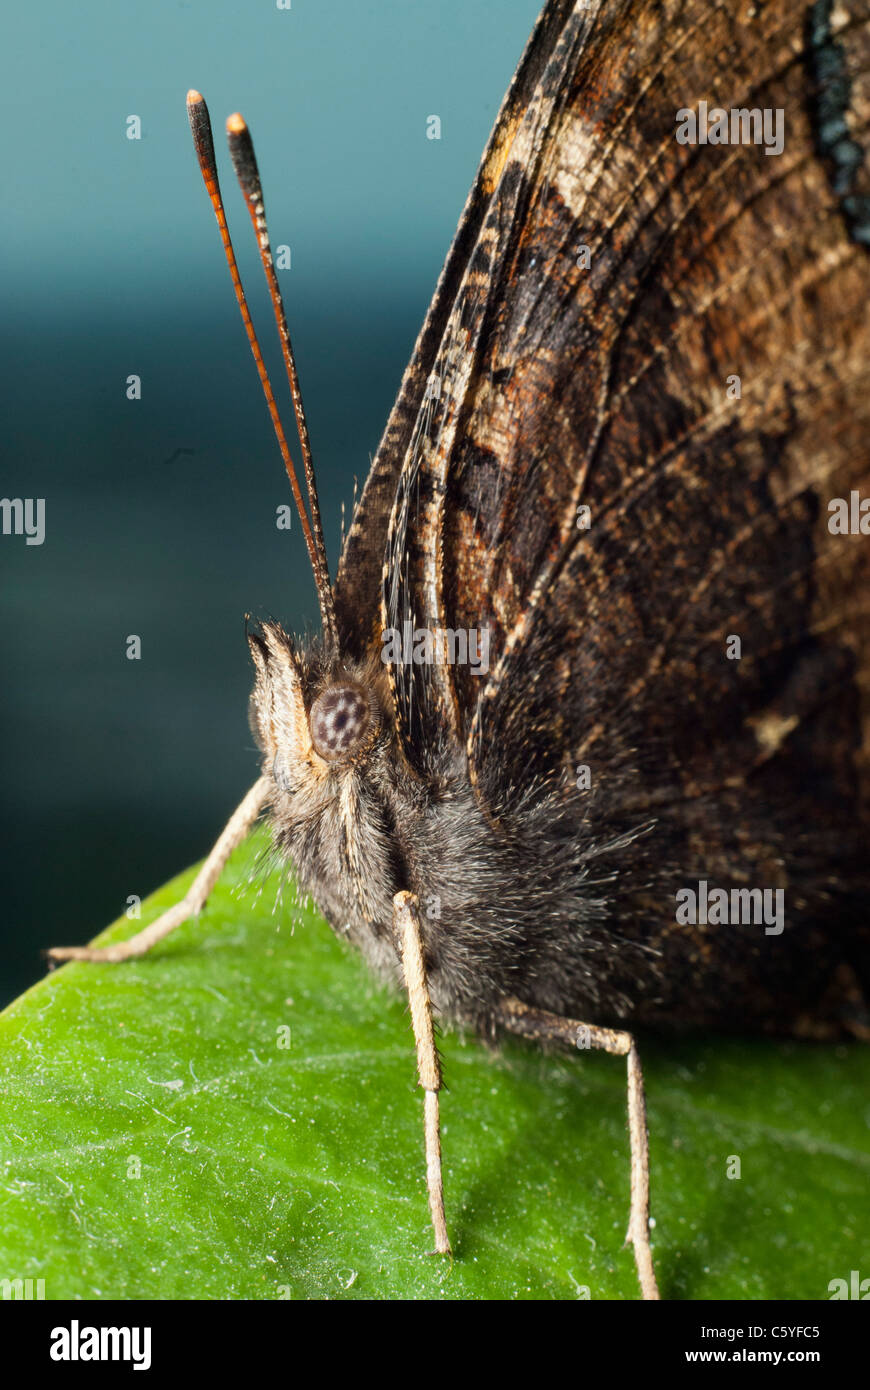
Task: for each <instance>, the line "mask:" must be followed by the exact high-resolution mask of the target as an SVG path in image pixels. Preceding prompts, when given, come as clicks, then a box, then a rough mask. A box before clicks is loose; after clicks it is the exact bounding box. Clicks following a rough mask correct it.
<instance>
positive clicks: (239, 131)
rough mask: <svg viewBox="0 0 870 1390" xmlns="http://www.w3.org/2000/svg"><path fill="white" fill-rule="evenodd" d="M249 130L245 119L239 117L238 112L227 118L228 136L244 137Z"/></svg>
mask: <svg viewBox="0 0 870 1390" xmlns="http://www.w3.org/2000/svg"><path fill="white" fill-rule="evenodd" d="M247 128H248V127H247V125H246V124H245V121H244V118H243V117H242V116H240V115H239V113H238V111H234V112H233V114H232V115H231V116H228V117H227V135H244V133H245V131H246V130H247Z"/></svg>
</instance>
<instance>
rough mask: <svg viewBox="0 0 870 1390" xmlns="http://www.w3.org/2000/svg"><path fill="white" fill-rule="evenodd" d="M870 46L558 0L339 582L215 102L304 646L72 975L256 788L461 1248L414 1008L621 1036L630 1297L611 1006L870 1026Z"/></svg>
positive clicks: (692, 1020) (199, 113)
mask: <svg viewBox="0 0 870 1390" xmlns="http://www.w3.org/2000/svg"><path fill="white" fill-rule="evenodd" d="M868 68H870V13H868V6H867V4H866V3H860V4H858V3H855V4H852V5H851V6H847V7H837V9H836V10H835V9H834V7H833V5H832V4H831V3H829V0H819V2H818V3H816V4H814V5H812V6H811V7H807V6H804V5H795V4H794V3H789V0H770V2H769V3H758V0H756V2H755V3H753V4H749V3H737V4H734V5H729V6H713V7H711V6H708V5H701V4H697V3H694V2H689V3H676V2H675V0H608V3H603V0H582V3H576V4H575V3H572V0H550V3H548V4H547V5H546V6H545V8H544V11H543V13H542V15H541V17H540V19H539V21H538V24H537V26H536V28H535V30H534V33H533V34H532V37H531V40H530V42H529V45H528V47H527V49H526V52H525V54H524V56H523V58H522V61H521V63H520V65H519V68H518V69H517V72H516V75H515V77H514V80H513V82H512V84H511V87H510V90H509V91H508V94H507V97H506V98H505V101H504V104H503V106H502V109H501V112H500V114H499V116H498V120H497V122H496V125H495V129H494V131H493V134H492V137H491V139H490V142H489V144H488V146H487V148H486V151H485V153H484V157H483V162H482V165H481V168H480V171H479V173H478V175H477V178H476V181H475V183H474V186H473V188H472V190H471V194H470V196H469V199H468V202H467V204H466V207H465V210H464V212H463V215H462V219H461V222H460V225H459V229H458V231H457V234H456V238H455V241H454V243H453V246H452V248H451V250H450V253H449V255H448V258H447V261H446V264H445V266H444V269H443V271H442V274H441V278H440V280H439V282H438V285H437V288H436V291H435V295H434V299H433V301H432V305H431V308H430V310H429V313H428V316H427V318H426V321H425V323H424V325H423V328H422V331H421V333H420V336H419V338H418V341H417V344H416V348H415V351H414V355H413V359H412V361H411V364H410V366H409V368H408V370H407V372H406V374H405V377H404V380H403V382H402V387H401V391H400V394H399V398H398V401H397V403H396V405H395V407H394V409H393V412H392V414H391V416H390V419H389V421H388V424H387V428H386V432H385V434H384V439H383V442H382V444H381V447H380V449H379V451H378V454H377V457H376V459H375V461H374V464H373V467H372V470H371V473H370V475H369V478H368V481H367V483H366V486H365V489H364V491H363V494H362V496H361V498H360V501H359V504H358V505H357V507H356V509H355V512H354V516H353V522H352V525H351V527H350V530H349V533H348V535H347V538H346V541H345V543H344V546H343V549H342V553H341V559H340V562H339V567H338V574H337V578H336V581H335V584H334V586H330V581H329V575H328V568H327V562H326V553H325V548H324V544H323V536H322V531H321V526H320V519H319V511H318V506H317V493H316V487H315V481H314V472H313V468H312V466H311V455H310V448H309V443H308V435H307V430H306V427H305V422H304V416H303V414H302V410H301V399H300V396H299V387H298V380H297V377H296V369H295V365H294V364H293V357H292V351H291V349H290V342H289V335H288V334H287V330H286V323H285V321H284V318H283V311H282V310H281V308H280V295H279V293H278V288H277V282H276V280H275V276H274V272H273V270H272V265H271V253H270V251H269V244H268V235H267V232H266V226H265V216H264V213H263V205H262V194H261V192H260V187H259V180H258V177H257V173H256V165H255V162H254V158H253V151H252V148H251V145H250V139H249V137H248V135H247V130H246V128H245V126H244V123H243V122H242V121H241V118H239V117H234V118H231V120H230V122H229V123H228V124H229V130H230V144H231V149H232V152H233V157H234V162H235V164H236V170H237V173H238V175H239V178H240V181H241V184H242V187H243V191H244V193H245V197H246V200H247V203H248V207H249V211H250V212H251V216H252V219H253V221H254V225H255V227H256V230H257V235H258V238H259V242H260V247H261V253H262V257H263V261H264V265H265V267H266V270H267V275H268V276H269V277H270V285H271V288H272V294H273V300H274V302H275V304H276V306H277V309H278V320H279V327H280V329H281V335H282V340H283V342H284V346H285V355H286V360H287V365H288V373H289V377H290V385H291V392H292V395H293V401H294V405H295V407H296V415H297V424H298V428H299V434H300V443H301V450H302V459H303V465H304V471H305V476H306V481H307V490H308V506H309V510H310V518H309V516H308V515H307V513H306V508H305V504H304V502H303V499H302V496H301V492H300V489H299V486H298V484H297V482H296V477H295V473H294V472H293V469H292V465H291V464H290V462H289V454H286V445H284V448H285V455H286V459H287V465H288V472H289V473H290V475H291V481H292V483H293V487H294V493H295V496H296V501H297V505H298V507H299V510H300V516H301V518H302V520H303V528H304V531H305V535H306V540H307V544H308V548H309V552H310V555H311V560H312V566H313V570H314V576H315V580H316V583H317V589H318V594H319V598H320V607H321V613H322V621H323V632H322V636H321V637H320V638H319V639H318V640H316V641H311V642H308V643H305V644H297V643H295V642H294V641H293V640H292V639H291V638H290V637H289V636H288V635H287V633H286V632H284V631H283V629H282V628H281V627H280V626H278V625H277V624H275V623H267V624H264V625H263V626H262V627H261V628H259V629H258V630H256V631H252V632H251V633H250V636H249V641H250V646H251V652H252V654H253V659H254V664H255V667H256V685H255V689H254V695H253V701H252V716H253V723H254V727H255V731H256V734H257V738H258V741H259V745H260V748H261V749H262V754H263V762H262V775H261V777H260V779H259V781H258V782H257V783H256V784H255V786H254V787H253V788H252V789H251V791H250V792H249V793H248V795H247V796H246V797H245V799H244V801H243V802H242V804H241V805H240V807H239V808H238V810H237V811H236V812H235V814H234V815H233V817H232V819H231V820H230V822H229V824H228V825H227V827H226V829H225V830H224V832H223V834H222V836H221V838H220V840H219V841H218V843H217V845H216V846H215V848H214V850H213V851H212V853H211V854H210V855H209V858H208V859H207V861H206V863H205V865H204V867H203V869H202V870H201V872H200V874H199V876H198V878H197V879H196V881H195V883H194V885H193V888H192V889H191V890H190V892H189V894H188V895H187V897H186V898H185V900H184V901H183V902H181V903H179V904H178V905H177V906H176V907H174V908H172V909H171V910H170V911H169V912H167V913H165V914H164V915H163V916H162V917H160V918H159V919H158V920H157V921H156V922H154V923H152V924H151V926H149V927H146V928H145V930H144V931H142V932H140V933H139V935H138V936H136V937H134V938H133V939H132V940H131V941H129V942H127V943H126V944H124V945H121V946H113V947H109V948H107V949H105V950H93V949H69V950H56V951H54V952H52V956H53V958H54V959H56V960H62V959H71V958H73V959H88V960H113V961H117V960H124V959H127V958H128V957H130V956H132V955H139V954H141V953H143V952H144V951H147V950H148V949H150V947H151V946H152V945H153V944H154V943H155V942H156V941H158V940H160V939H161V938H162V937H163V936H165V935H166V934H167V932H169V931H171V930H172V929H173V927H175V926H177V925H178V924H179V923H180V922H182V921H184V920H185V918H186V917H188V916H189V915H191V914H192V913H195V912H198V911H199V910H200V909H201V908H202V906H203V904H204V903H205V901H206V899H207V897H208V894H209V892H210V890H211V888H212V886H213V884H214V882H215V881H216V879H217V877H218V875H219V874H220V871H221V868H222V866H223V864H224V863H225V861H226V859H227V856H228V854H229V853H230V851H231V850H232V848H233V847H234V846H235V845H236V844H237V843H238V842H239V841H240V839H241V838H242V837H243V836H244V835H245V834H246V833H247V831H248V830H249V828H250V827H251V825H252V824H253V822H254V821H255V819H256V818H257V816H258V814H259V813H260V812H261V810H263V809H264V807H266V806H267V805H269V806H270V807H271V818H272V825H273V831H274V838H275V843H276V845H277V846H278V847H279V848H280V850H281V851H282V852H283V853H284V854H285V855H286V856H287V857H288V858H289V859H290V860H291V861H292V863H293V864H294V866H295V870H296V874H297V876H298V881H299V884H300V887H301V889H302V891H304V892H306V893H309V894H310V895H311V896H312V897H313V898H314V899H315V901H316V902H317V904H318V905H319V907H320V908H321V909H322V911H323V912H324V914H325V915H326V917H327V918H328V920H329V921H330V922H331V923H332V925H333V927H334V928H335V929H336V930H337V931H339V932H341V933H342V934H346V935H347V936H349V937H350V939H351V940H353V941H355V942H356V943H357V944H358V945H359V947H360V948H361V950H362V951H363V952H364V954H365V956H366V957H367V958H368V960H369V961H370V962H371V963H372V965H373V966H374V967H375V969H376V970H377V971H378V972H379V973H380V974H382V975H384V976H386V977H387V978H388V979H389V980H392V981H394V982H395V983H396V984H397V985H398V986H401V987H404V988H405V989H406V990H407V992H408V996H409V999H410V1004H411V1012H412V1019H413V1025H414V1032H415V1036H416V1040H417V1050H418V1061H419V1074H420V1081H421V1084H422V1086H423V1088H424V1090H425V1117H426V1119H425V1128H426V1152H427V1172H428V1181H429V1194H430V1205H431V1210H432V1218H433V1223H434V1228H435V1236H436V1245H437V1248H438V1249H439V1250H441V1251H446V1250H448V1249H449V1245H448V1239H447V1229H446V1223H445V1215H444V1202H443V1195H442V1183H441V1169H440V1140H439V1125H438V1091H439V1088H440V1074H439V1066H438V1055H437V1051H436V1047H435V1042H434V1036H433V1025H432V1017H433V1013H437V1014H439V1015H441V1016H443V1017H446V1018H448V1019H456V1020H461V1021H463V1022H465V1023H467V1024H470V1025H471V1026H473V1027H474V1028H475V1029H476V1030H478V1032H479V1033H480V1034H481V1035H483V1036H485V1037H492V1036H497V1035H498V1034H499V1033H501V1032H504V1031H510V1032H515V1033H520V1034H523V1035H525V1036H527V1037H530V1038H536V1039H541V1040H556V1041H563V1042H567V1043H569V1044H572V1045H579V1046H586V1047H589V1046H591V1047H597V1048H603V1049H605V1050H607V1051H610V1052H616V1053H622V1054H625V1055H626V1056H627V1060H628V1078H629V1130H630V1139H631V1149H632V1196H631V1215H630V1222H629V1231H628V1238H629V1240H630V1241H631V1242H632V1243H633V1246H634V1250H635V1256H636V1260H637V1265H638V1271H639V1275H640V1282H641V1287H642V1291H643V1293H644V1296H646V1297H657V1296H658V1295H657V1288H656V1280H655V1276H654V1272H653V1266H652V1258H651V1253H650V1246H649V1238H648V1162H647V1136H646V1123H645V1113H644V1095H643V1083H642V1076H641V1069H640V1063H639V1060H638V1055H637V1050H636V1047H635V1045H634V1041H633V1038H632V1034H631V1032H630V1031H628V1030H630V1029H633V1028H634V1027H635V1026H636V1025H652V1026H655V1027H659V1028H667V1029H674V1028H682V1027H693V1028H701V1029H745V1030H755V1031H764V1032H770V1033H780V1034H804V1035H812V1036H817V1037H834V1036H838V1035H839V1034H841V1033H843V1032H845V1031H852V1032H860V1031H861V1030H862V1029H866V1027H867V1020H868V1014H867V1005H866V996H865V990H866V986H867V982H868V978H870V968H868V967H870V935H868V927H867V907H868V876H867V868H866V859H867V850H866V846H867V839H866V832H867V795H866V792H867V773H868V745H867V741H866V739H865V737H864V730H865V728H866V726H867V701H868V695H870V686H868V678H867V671H868V621H867V611H868V601H867V597H866V595H867V593H868V590H867V586H866V578H867V570H868V559H867V556H868V544H870V543H868V542H867V540H866V539H865V536H866V533H867V530H870V516H868V517H867V528H866V530H865V528H864V526H863V519H864V514H865V512H866V510H867V508H868V507H870V502H865V501H864V497H863V496H862V489H863V490H864V493H865V494H867V495H870V444H868V441H870V355H868V347H870V263H868V255H867V247H868V243H870V200H868V194H870V165H868V159H867V117H868V101H870V89H868V85H867V80H866V74H867V71H868ZM720 103H721V105H720ZM190 111H191V122H192V125H193V128H194V133H195V137H196V142H197V149H198V152H199V156H200V162H201V165H202V168H203V172H204V175H205V178H206V183H207V185H208V187H209V192H210V194H211V195H212V198H213V202H214V204H215V208H216V211H217V212H218V217H219V221H220V222H221V227H222V233H223V234H224V237H225V244H226V246H227V248H228V254H229V256H230V258H231V267H232V268H233V274H234V280H235V281H236V283H237V288H238V291H239V293H241V291H240V287H238V276H237V273H236V271H235V263H234V261H233V260H232V252H231V249H230V248H229V240H228V237H227V235H226V229H225V223H224V222H223V212H222V209H221V207H220V202H219V193H218V191H217V175H216V172H215V167H214V157H213V152H212V150H211V136H210V131H209V127H208V118H207V115H206V113H205V106H204V103H203V101H202V98H201V97H199V96H198V94H195V93H194V94H191V99H190ZM240 302H241V303H242V304H243V313H244V314H245V316H246V322H248V324H249V320H248V319H247V310H246V308H244V302H243V298H242V299H240ZM250 332H251V337H252V346H254V348H255V355H256V356H257V357H258V358H259V348H258V347H256V340H255V339H254V338H253V330H250ZM258 366H261V362H260V361H259V360H258ZM263 375H265V374H264V373H263ZM268 394H269V397H270V402H271V388H269V392H268ZM270 408H271V409H273V418H274V419H275V421H276V429H278V430H279V437H281V438H282V436H281V435H280V424H279V422H278V421H277V411H275V410H274V402H271V403H270ZM844 508H845V511H844ZM855 532H856V534H853V533H855Z"/></svg>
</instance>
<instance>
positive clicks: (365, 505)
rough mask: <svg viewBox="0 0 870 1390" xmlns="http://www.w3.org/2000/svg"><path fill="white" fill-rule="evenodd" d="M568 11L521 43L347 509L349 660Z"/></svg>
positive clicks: (343, 590)
mask: <svg viewBox="0 0 870 1390" xmlns="http://www.w3.org/2000/svg"><path fill="white" fill-rule="evenodd" d="M572 8H573V5H572V0H559V3H556V4H549V5H546V6H545V8H544V10H543V12H542V14H541V16H540V18H539V19H538V22H537V24H536V25H535V29H534V31H533V33H532V35H531V38H530V39H529V42H528V44H527V45H526V49H525V52H524V54H523V56H522V59H521V61H520V63H519V66H518V67H517V70H516V72H515V74H514V77H513V79H512V81H511V84H510V87H509V89H508V92H507V94H506V96H505V98H504V101H503V102H502V105H501V109H500V111H499V114H498V117H497V119H496V123H495V126H494V127H493V131H492V134H491V136H490V138H489V141H488V143H487V146H486V150H485V151H484V154H483V158H482V160H481V165H480V169H479V170H478V173H477V177H476V178H475V181H474V184H473V186H472V188H471V191H470V193H469V195H468V198H467V199H466V203H465V207H464V209H463V212H462V216H461V218H460V221H459V226H458V228H457V230H456V235H455V237H454V239H453V244H452V246H451V248H450V252H449V254H448V256H447V259H446V261H445V263H444V268H443V270H442V271H441V275H440V277H439V280H438V284H437V286H436V289H435V293H434V296H433V299H432V303H431V305H430V307H429V312H428V313H427V315H426V320H425V322H424V324H423V327H422V328H421V330H420V333H419V336H418V338H417V342H416V345H415V347H414V353H413V356H412V358H411V361H410V364H409V365H408V368H407V370H406V372H405V375H404V377H403V378H402V385H401V388H400V391H399V396H398V399H397V400H396V404H395V405H394V407H393V410H392V412H391V414H390V418H389V420H388V422H387V427H386V430H385V431H384V437H383V439H382V441H381V444H380V447H379V448H378V452H377V455H376V457H375V460H374V462H373V464H372V468H371V471H370V473H369V476H368V478H367V480H366V484H365V487H364V489H363V492H362V494H361V496H360V499H359V502H358V505H357V507H356V509H355V511H354V516H353V519H352V522H351V525H350V528H349V530H348V534H347V537H346V540H345V543H344V546H343V548H342V553H341V557H340V560H339V566H338V574H337V577H336V582H335V605H336V612H337V616H338V622H339V630H340V634H341V639H342V645H343V647H344V649H345V650H347V651H349V652H350V653H352V654H353V655H354V656H362V655H363V654H364V653H365V652H366V651H367V650H368V648H369V647H370V646H371V645H372V644H374V645H376V646H377V647H380V630H381V587H382V574H383V568H384V560H385V556H386V553H387V536H388V531H389V526H390V517H391V515H392V513H393V508H394V503H395V501H396V491H397V487H398V484H399V478H400V475H401V474H402V471H403V468H407V466H408V461H409V458H410V456H411V455H412V454H413V446H412V438H413V436H414V434H415V431H419V428H420V412H421V408H422V407H423V405H424V398H425V394H426V387H427V383H428V381H429V377H430V373H431V372H432V370H433V367H434V363H435V360H436V355H437V354H438V352H439V349H440V347H441V345H442V340H443V338H444V333H445V329H446V325H447V321H448V318H449V316H450V314H451V312H452V311H453V309H454V308H455V305H456V301H457V296H458V295H459V294H460V292H461V290H462V286H463V284H464V280H465V276H466V274H467V272H468V267H469V261H470V259H471V256H472V255H473V253H474V250H475V247H476V246H477V243H478V240H479V238H480V235H481V229H482V226H483V222H484V219H485V217H486V215H487V212H488V209H489V207H490V200H491V197H492V194H493V190H494V188H495V187H496V186H497V184H498V181H499V177H500V175H501V172H502V168H503V165H504V161H505V159H506V158H507V156H508V154H509V152H510V148H511V143H512V140H513V136H514V132H515V130H516V127H517V124H518V122H519V121H521V120H522V118H523V114H524V113H525V112H526V110H527V109H528V107H529V104H530V102H531V101H532V100H533V98H534V95H535V92H536V89H537V87H538V84H539V83H540V81H541V76H542V73H543V71H544V68H545V67H546V64H547V61H548V59H549V57H550V55H551V53H552V50H553V47H554V45H555V43H556V41H557V40H558V38H559V35H560V34H561V33H562V31H563V29H564V25H565V22H566V18H567V16H568V15H569V14H570V12H571V9H572Z"/></svg>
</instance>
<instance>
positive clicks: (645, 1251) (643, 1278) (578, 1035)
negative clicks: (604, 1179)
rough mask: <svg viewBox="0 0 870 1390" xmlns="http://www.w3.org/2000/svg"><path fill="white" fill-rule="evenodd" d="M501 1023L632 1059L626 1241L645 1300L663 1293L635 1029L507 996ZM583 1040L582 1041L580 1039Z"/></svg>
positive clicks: (529, 1033)
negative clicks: (653, 1243) (654, 1245)
mask: <svg viewBox="0 0 870 1390" xmlns="http://www.w3.org/2000/svg"><path fill="white" fill-rule="evenodd" d="M496 1018H497V1021H498V1022H499V1023H501V1025H502V1026H503V1027H504V1028H506V1029H507V1030H508V1032H511V1033H519V1034H521V1035H522V1036H523V1037H526V1038H535V1039H536V1040H538V1041H540V1042H544V1041H553V1042H566V1043H569V1044H570V1045H571V1046H572V1047H594V1048H597V1049H599V1050H601V1051H602V1052H610V1053H613V1054H615V1055H616V1056H622V1057H625V1058H626V1059H627V1062H628V1134H629V1142H630V1144H631V1207H630V1212H629V1219H628V1232H627V1234H626V1238H625V1239H626V1244H628V1243H629V1242H630V1243H631V1245H632V1246H633V1247H634V1259H635V1264H636V1265H637V1273H638V1278H639V1280H640V1287H641V1293H642V1294H643V1297H644V1298H648V1299H655V1298H658V1297H659V1290H658V1285H657V1283H656V1276H655V1270H654V1269H653V1262H652V1251H651V1250H650V1244H649V1136H648V1133H647V1125H646V1096H645V1094H644V1087H643V1072H642V1071H641V1065H640V1058H639V1056H638V1053H637V1047H636V1045H635V1041H634V1038H633V1037H632V1035H631V1033H624V1032H621V1031H619V1030H616V1029H613V1028H596V1027H595V1026H594V1025H593V1024H589V1023H578V1022H577V1020H576V1019H571V1018H561V1017H560V1016H559V1015H558V1014H551V1013H547V1012H546V1011H545V1010H544V1009H531V1008H529V1007H528V1006H527V1005H526V1004H523V1003H521V1002H520V1000H519V999H505V1000H504V1001H503V1002H502V1004H501V1007H500V1008H499V1010H498V1013H497V1015H496ZM580 1039H582V1041H581V1040H580Z"/></svg>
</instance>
